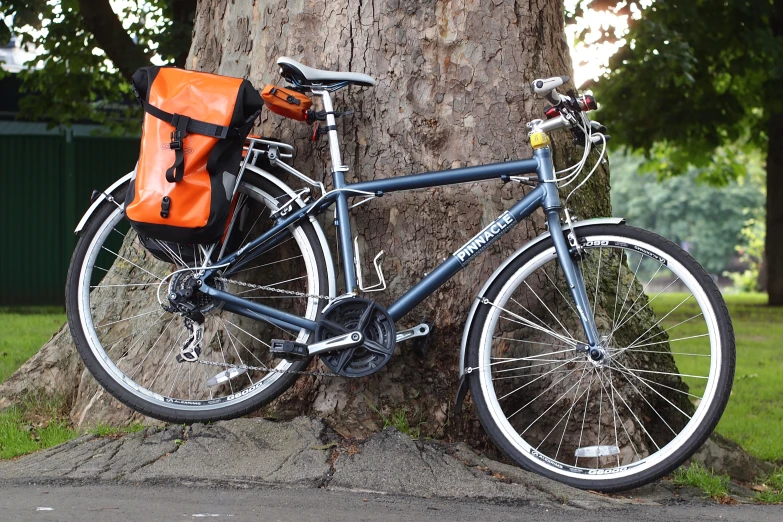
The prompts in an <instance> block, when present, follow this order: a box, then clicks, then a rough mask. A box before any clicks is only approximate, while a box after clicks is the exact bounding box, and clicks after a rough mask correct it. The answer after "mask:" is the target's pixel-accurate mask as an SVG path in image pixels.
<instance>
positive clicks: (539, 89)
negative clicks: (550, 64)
mask: <svg viewBox="0 0 783 522" xmlns="http://www.w3.org/2000/svg"><path fill="white" fill-rule="evenodd" d="M570 79H571V77H570V76H553V77H552V78H541V79H538V80H533V81H532V82H531V83H530V88H531V89H532V90H533V92H534V93H536V94H537V95H539V96H541V97H542V98H546V99H547V100H548V101H549V102H550V103H551V104H552V105H560V101H561V100H560V95H559V94H558V93H557V91H555V89H557V88H558V87H560V86H561V85H564V84H566V83H568V81H569V80H570Z"/></svg>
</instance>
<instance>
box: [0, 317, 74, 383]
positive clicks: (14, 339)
mask: <svg viewBox="0 0 783 522" xmlns="http://www.w3.org/2000/svg"><path fill="white" fill-rule="evenodd" d="M64 322H65V313H64V312H63V311H62V309H58V308H52V307H46V308H0V382H3V381H4V380H6V379H7V378H8V377H9V376H10V375H11V374H12V373H14V372H15V371H16V370H17V369H18V368H19V367H20V366H22V364H24V362H25V361H26V360H27V359H29V358H30V357H32V356H33V354H35V352H37V351H38V349H39V348H40V347H41V346H42V345H43V344H44V343H45V342H46V341H48V340H49V338H50V337H51V336H52V334H54V333H55V332H56V331H57V330H58V329H59V328H60V326H62V324H63V323H64Z"/></svg>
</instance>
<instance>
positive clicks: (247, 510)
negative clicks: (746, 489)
mask: <svg viewBox="0 0 783 522" xmlns="http://www.w3.org/2000/svg"><path fill="white" fill-rule="evenodd" d="M0 513H2V514H1V515H0V518H2V520H3V521H5V522H12V521H14V522H15V521H25V522H27V521H31V520H41V521H49V520H51V521H54V520H57V521H79V522H93V521H102V522H113V521H122V522H127V521H129V520H137V521H156V522H157V521H161V522H162V521H169V520H171V521H182V520H215V521H220V520H226V521H232V522H239V521H244V520H258V521H264V522H275V521H297V522H300V521H311V520H312V521H326V520H335V521H341V522H353V521H359V520H362V521H370V522H376V521H377V522H381V521H384V522H385V521H395V522H403V521H408V520H410V521H414V520H415V521H421V520H426V521H427V522H441V521H443V522H455V521H461V520H467V521H480V522H495V521H501V520H503V521H511V520H513V521H527V520H530V521H536V522H555V521H557V522H588V521H591V522H592V521H594V522H629V521H633V522H648V521H649V522H675V521H676V522H690V521H716V520H730V521H737V522H766V521H774V522H779V521H780V520H781V519H783V508H781V507H778V506H740V507H738V506H720V505H716V504H710V505H707V504H704V505H702V504H687V505H681V506H619V507H616V508H607V509H601V510H575V509H573V508H571V509H569V508H565V509H564V508H558V507H554V508H553V507H549V508H547V507H541V506H536V505H531V504H528V503H525V502H521V503H517V504H495V503H491V502H487V501H478V500H472V501H466V500H448V499H424V498H417V497H402V496H398V495H378V494H367V493H355V492H345V491H324V490H322V489H321V490H306V491H305V490H301V489H290V488H289V489H272V488H253V489H233V488H229V489H225V488H204V487H192V488H185V487H171V486H164V485H161V486H157V487H151V486H133V485H105V484H104V485H99V486H40V485H27V486H0Z"/></svg>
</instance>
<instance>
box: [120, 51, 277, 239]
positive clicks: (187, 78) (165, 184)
mask: <svg viewBox="0 0 783 522" xmlns="http://www.w3.org/2000/svg"><path fill="white" fill-rule="evenodd" d="M132 84H133V89H134V93H135V94H136V97H137V98H138V100H139V102H140V103H141V104H142V106H143V107H144V112H145V114H144V125H143V128H142V135H141V151H140V154H139V161H138V163H137V165H136V172H135V175H134V176H133V178H132V179H131V184H130V187H129V188H128V193H127V196H126V198H125V215H126V216H127V218H128V221H130V223H131V226H133V228H134V229H135V230H136V232H138V233H139V235H141V236H143V237H144V238H151V239H157V240H161V241H171V242H174V243H180V244H199V243H211V242H214V241H217V240H219V239H220V238H221V236H222V235H223V232H224V230H225V227H226V222H227V220H228V215H229V212H230V209H231V199H232V196H233V192H234V186H235V184H236V178H237V174H238V171H239V167H240V162H241V159H242V146H243V144H244V141H245V137H246V136H247V134H248V132H250V129H251V128H252V127H253V123H254V122H255V119H256V118H257V117H258V115H259V113H260V112H261V107H262V105H263V101H262V100H261V97H260V96H259V94H258V91H256V90H255V89H254V88H253V86H252V84H251V83H250V82H248V81H247V80H243V79H241V78H229V77H226V76H218V75H215V74H207V73H202V72H195V71H185V70H183V69H177V68H174V67H143V68H141V69H139V70H138V71H136V73H135V74H134V75H133V79H132ZM146 243H147V242H146V241H145V244H146Z"/></svg>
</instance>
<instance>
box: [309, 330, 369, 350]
mask: <svg viewBox="0 0 783 522" xmlns="http://www.w3.org/2000/svg"><path fill="white" fill-rule="evenodd" d="M362 342H364V336H363V335H362V334H361V332H348V333H347V334H342V335H338V336H337V337H332V338H331V339H326V340H324V341H320V342H317V343H314V344H311V345H309V346H308V347H307V351H308V353H309V354H310V355H318V354H320V353H323V352H333V351H335V350H343V349H345V348H353V347H354V346H359V345H360V344H362Z"/></svg>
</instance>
